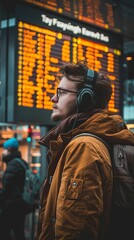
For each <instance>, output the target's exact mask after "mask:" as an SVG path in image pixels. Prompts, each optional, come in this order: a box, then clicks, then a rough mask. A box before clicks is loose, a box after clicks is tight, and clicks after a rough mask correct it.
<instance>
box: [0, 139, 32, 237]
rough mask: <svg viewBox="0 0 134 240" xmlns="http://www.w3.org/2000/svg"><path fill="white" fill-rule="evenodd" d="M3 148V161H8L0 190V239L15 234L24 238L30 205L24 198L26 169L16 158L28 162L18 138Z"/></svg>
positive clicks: (6, 143)
mask: <svg viewBox="0 0 134 240" xmlns="http://www.w3.org/2000/svg"><path fill="white" fill-rule="evenodd" d="M3 148H4V151H3V153H2V161H3V162H4V163H6V170H5V172H4V174H3V178H2V189H1V191H0V209H1V211H0V239H1V240H9V239H12V237H11V235H13V236H14V238H13V239H15V240H24V239H25V236H24V224H25V216H26V213H27V211H28V207H29V206H28V205H27V203H26V202H25V201H24V200H23V198H22V193H23V188H24V180H25V169H24V168H23V167H22V165H21V164H20V163H19V162H18V161H16V159H17V158H19V159H21V161H23V162H24V164H25V165H26V166H27V162H26V161H24V160H23V159H22V157H21V152H20V151H19V149H18V148H19V143H18V140H17V139H16V138H11V139H9V140H7V141H5V143H4V144H3Z"/></svg>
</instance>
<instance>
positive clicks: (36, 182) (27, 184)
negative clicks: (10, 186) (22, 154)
mask: <svg viewBox="0 0 134 240" xmlns="http://www.w3.org/2000/svg"><path fill="white" fill-rule="evenodd" d="M16 161H18V162H19V163H20V164H21V166H22V167H23V168H24V169H25V180H24V191H23V199H24V201H26V202H27V203H28V204H31V205H32V204H35V203H36V204H37V202H38V201H39V194H40V179H39V176H38V175H37V174H34V173H33V172H32V170H31V169H30V168H29V166H26V165H25V163H24V162H23V161H22V160H21V159H19V158H16Z"/></svg>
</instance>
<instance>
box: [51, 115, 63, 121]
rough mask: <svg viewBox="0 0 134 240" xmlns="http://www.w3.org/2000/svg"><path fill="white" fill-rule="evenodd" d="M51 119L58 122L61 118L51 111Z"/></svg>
mask: <svg viewBox="0 0 134 240" xmlns="http://www.w3.org/2000/svg"><path fill="white" fill-rule="evenodd" d="M51 120H52V121H54V122H59V121H60V120H61V119H60V117H59V116H58V115H57V114H54V113H52V115H51Z"/></svg>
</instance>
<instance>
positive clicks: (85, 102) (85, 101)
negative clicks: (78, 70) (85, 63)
mask: <svg viewBox="0 0 134 240" xmlns="http://www.w3.org/2000/svg"><path fill="white" fill-rule="evenodd" d="M97 75H98V74H97V72H96V71H93V70H90V69H88V70H87V74H86V77H85V86H84V87H83V88H81V89H80V90H79V91H78V93H77V108H78V112H89V111H91V110H93V109H94V107H95V103H96V96H95V92H94V90H93V87H94V85H95V82H96V79H97Z"/></svg>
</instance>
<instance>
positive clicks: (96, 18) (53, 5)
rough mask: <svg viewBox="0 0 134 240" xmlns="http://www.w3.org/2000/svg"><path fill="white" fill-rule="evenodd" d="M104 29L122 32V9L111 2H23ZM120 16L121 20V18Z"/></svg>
mask: <svg viewBox="0 0 134 240" xmlns="http://www.w3.org/2000/svg"><path fill="white" fill-rule="evenodd" d="M22 1H25V2H28V3H31V4H35V5H37V6H40V7H42V8H46V9H49V10H52V11H55V12H57V13H59V14H62V15H65V16H68V17H71V18H75V19H78V20H80V21H83V22H87V23H90V24H93V25H96V26H99V27H102V28H104V29H110V30H113V31H115V32H121V28H122V27H121V9H119V4H118V6H117V4H116V3H113V2H111V1H110V0H62V1H61V0H22ZM119 16H120V18H119Z"/></svg>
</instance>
